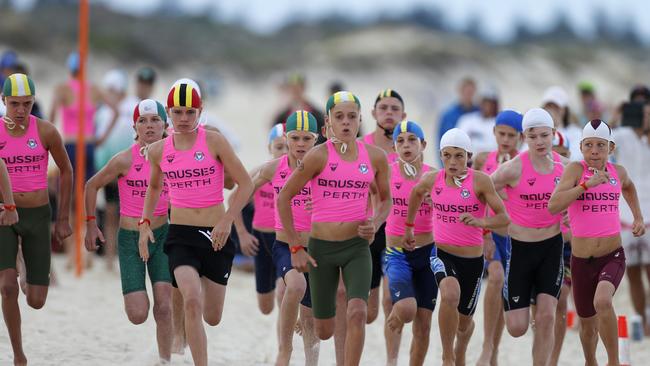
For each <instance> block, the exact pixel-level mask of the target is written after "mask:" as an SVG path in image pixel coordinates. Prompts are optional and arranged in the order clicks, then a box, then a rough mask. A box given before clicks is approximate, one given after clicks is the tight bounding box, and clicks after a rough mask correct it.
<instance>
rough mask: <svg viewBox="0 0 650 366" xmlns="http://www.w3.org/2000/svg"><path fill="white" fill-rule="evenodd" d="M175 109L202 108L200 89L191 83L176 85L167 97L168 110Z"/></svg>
mask: <svg viewBox="0 0 650 366" xmlns="http://www.w3.org/2000/svg"><path fill="white" fill-rule="evenodd" d="M194 84H196V83H194ZM173 107H188V108H201V96H200V94H199V92H198V89H197V88H195V87H193V86H192V85H191V84H190V83H179V84H174V86H173V87H172V88H171V90H170V91H169V94H168V95H167V108H173Z"/></svg>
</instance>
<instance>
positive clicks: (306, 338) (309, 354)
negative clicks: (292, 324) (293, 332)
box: [300, 305, 320, 366]
mask: <svg viewBox="0 0 650 366" xmlns="http://www.w3.org/2000/svg"><path fill="white" fill-rule="evenodd" d="M300 323H301V328H302V343H303V346H304V348H305V365H306V366H316V365H318V355H319V353H320V341H319V340H318V337H316V334H315V333H314V314H313V313H312V311H311V309H310V308H308V307H306V306H304V305H300Z"/></svg>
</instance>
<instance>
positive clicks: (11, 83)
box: [2, 74, 36, 97]
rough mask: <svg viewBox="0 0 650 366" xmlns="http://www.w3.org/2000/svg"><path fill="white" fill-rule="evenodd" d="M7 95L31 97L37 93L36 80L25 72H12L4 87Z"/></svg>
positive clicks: (3, 92) (3, 89)
mask: <svg viewBox="0 0 650 366" xmlns="http://www.w3.org/2000/svg"><path fill="white" fill-rule="evenodd" d="M2 95H4V96H5V97H30V96H34V95H36V87H35V86H34V82H33V81H32V79H30V78H29V77H28V76H27V75H25V74H12V75H9V77H8V78H7V79H6V80H5V83H4V85H3V87H2Z"/></svg>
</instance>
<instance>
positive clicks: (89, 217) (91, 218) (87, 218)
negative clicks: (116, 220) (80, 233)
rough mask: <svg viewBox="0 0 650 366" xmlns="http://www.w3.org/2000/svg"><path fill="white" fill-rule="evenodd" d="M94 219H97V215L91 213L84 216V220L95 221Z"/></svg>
mask: <svg viewBox="0 0 650 366" xmlns="http://www.w3.org/2000/svg"><path fill="white" fill-rule="evenodd" d="M95 220H97V217H95V216H92V215H89V216H86V222H89V221H95Z"/></svg>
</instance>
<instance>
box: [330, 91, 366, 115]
mask: <svg viewBox="0 0 650 366" xmlns="http://www.w3.org/2000/svg"><path fill="white" fill-rule="evenodd" d="M343 102H354V103H356V105H357V107H359V109H361V102H359V98H357V96H356V95H354V94H352V93H350V92H348V91H340V92H336V93H334V94H332V96H331V97H329V99H328V100H327V104H326V106H325V114H329V113H330V110H331V109H332V108H334V106H335V105H337V104H339V103H343Z"/></svg>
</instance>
